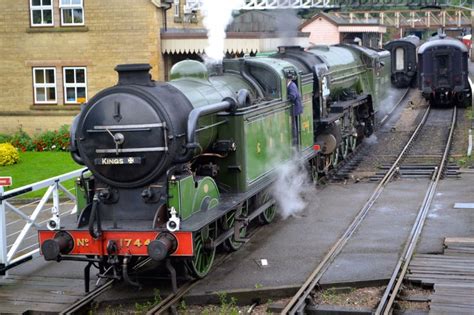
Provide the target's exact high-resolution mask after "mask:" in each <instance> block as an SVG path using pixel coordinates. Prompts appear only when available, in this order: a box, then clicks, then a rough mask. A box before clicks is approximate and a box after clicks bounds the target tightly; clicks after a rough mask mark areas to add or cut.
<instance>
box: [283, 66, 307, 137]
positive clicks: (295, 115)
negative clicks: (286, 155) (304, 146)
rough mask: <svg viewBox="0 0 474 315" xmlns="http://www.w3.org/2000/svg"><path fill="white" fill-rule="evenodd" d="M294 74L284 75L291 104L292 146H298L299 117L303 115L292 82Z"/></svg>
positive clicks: (295, 88) (301, 106)
mask: <svg viewBox="0 0 474 315" xmlns="http://www.w3.org/2000/svg"><path fill="white" fill-rule="evenodd" d="M296 78H297V77H296V73H294V72H293V71H292V72H288V73H287V74H286V87H287V95H288V99H289V100H290V102H292V103H293V109H292V115H291V122H292V133H293V145H294V146H299V142H300V141H299V130H300V117H299V116H300V115H301V114H302V113H303V104H302V103H301V95H300V92H299V90H298V86H297V85H296V83H295V82H294V81H293V80H296Z"/></svg>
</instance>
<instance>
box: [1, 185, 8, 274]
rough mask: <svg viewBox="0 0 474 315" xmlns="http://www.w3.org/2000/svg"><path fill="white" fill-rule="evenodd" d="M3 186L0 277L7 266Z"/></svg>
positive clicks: (4, 272)
mask: <svg viewBox="0 0 474 315" xmlns="http://www.w3.org/2000/svg"><path fill="white" fill-rule="evenodd" d="M3 193H4V190H3V186H0V276H5V275H6V271H5V269H4V268H5V267H6V266H7V263H8V259H7V221H6V216H5V210H6V209H5V202H4V201H3V198H2V197H3Z"/></svg>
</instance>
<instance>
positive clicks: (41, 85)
mask: <svg viewBox="0 0 474 315" xmlns="http://www.w3.org/2000/svg"><path fill="white" fill-rule="evenodd" d="M36 70H43V77H44V83H37V82H36ZM46 70H53V72H54V83H46ZM57 82H58V81H57V78H56V68H54V67H33V93H34V98H35V99H34V101H35V102H34V103H35V104H57V103H58V87H57V86H56V83H57ZM37 88H44V89H45V98H46V99H47V98H48V97H47V95H48V90H47V89H48V88H54V101H48V100H46V101H38V95H37V94H36V89H37Z"/></svg>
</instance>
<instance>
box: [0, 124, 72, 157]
mask: <svg viewBox="0 0 474 315" xmlns="http://www.w3.org/2000/svg"><path fill="white" fill-rule="evenodd" d="M69 138H70V137H69V126H67V125H63V126H61V127H60V128H59V130H55V131H45V132H42V133H40V134H38V135H36V136H34V137H33V138H32V137H30V136H29V135H28V134H27V133H26V132H25V131H23V129H21V127H20V129H19V130H18V131H17V132H15V133H14V134H13V135H11V136H10V135H1V134H0V143H2V142H10V143H11V144H12V145H13V146H15V147H16V148H18V149H19V150H20V151H22V152H25V151H38V152H42V151H68V150H69Z"/></svg>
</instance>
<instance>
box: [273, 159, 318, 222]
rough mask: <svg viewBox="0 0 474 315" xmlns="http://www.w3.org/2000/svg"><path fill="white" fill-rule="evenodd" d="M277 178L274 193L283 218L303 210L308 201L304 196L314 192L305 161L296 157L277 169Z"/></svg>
mask: <svg viewBox="0 0 474 315" xmlns="http://www.w3.org/2000/svg"><path fill="white" fill-rule="evenodd" d="M276 173H277V174H278V175H277V180H276V181H275V183H274V184H273V189H272V195H273V198H275V200H276V202H277V205H278V209H279V212H280V215H281V216H282V218H283V219H286V218H288V217H290V216H295V215H296V214H298V213H300V212H301V211H303V209H304V208H305V207H306V205H307V203H306V201H305V200H304V199H303V196H304V195H305V194H307V193H308V192H311V191H312V192H314V191H315V188H314V184H312V183H311V181H310V179H309V176H308V171H307V170H306V168H305V166H304V164H303V162H302V161H301V160H300V159H299V158H298V157H295V158H293V159H292V160H290V161H288V162H286V163H284V164H282V165H280V166H278V167H277V169H276Z"/></svg>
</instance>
